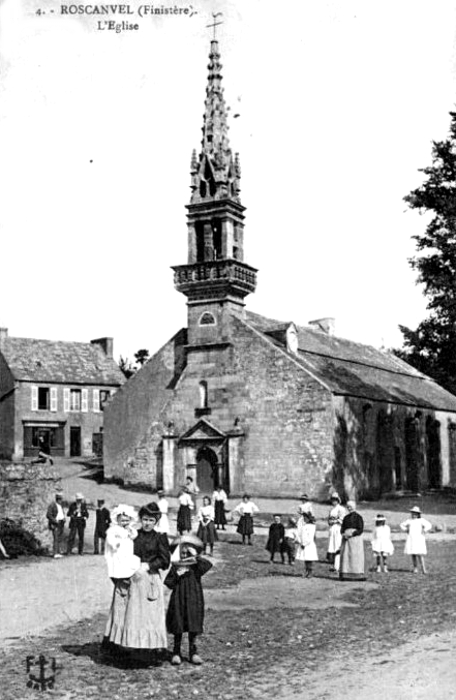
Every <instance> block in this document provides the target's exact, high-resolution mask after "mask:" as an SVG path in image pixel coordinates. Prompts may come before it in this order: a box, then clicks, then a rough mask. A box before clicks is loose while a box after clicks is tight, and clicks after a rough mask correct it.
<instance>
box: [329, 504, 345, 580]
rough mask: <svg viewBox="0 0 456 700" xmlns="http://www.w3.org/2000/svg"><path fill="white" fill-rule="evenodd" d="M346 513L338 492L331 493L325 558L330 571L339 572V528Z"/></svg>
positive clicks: (340, 542) (340, 540)
mask: <svg viewBox="0 0 456 700" xmlns="http://www.w3.org/2000/svg"><path fill="white" fill-rule="evenodd" d="M346 515H347V511H346V510H345V508H344V507H343V506H341V504H340V498H339V494H338V493H333V494H332V496H331V509H330V511H329V515H328V525H329V536H328V552H327V554H326V558H327V560H328V562H329V564H330V565H331V568H330V571H337V572H339V568H340V547H341V544H342V535H341V534H340V528H341V526H342V521H343V519H344V518H345V516H346Z"/></svg>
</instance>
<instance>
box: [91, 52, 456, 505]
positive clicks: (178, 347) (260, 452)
mask: <svg viewBox="0 0 456 700" xmlns="http://www.w3.org/2000/svg"><path fill="white" fill-rule="evenodd" d="M209 60H210V63H209V77H208V84H207V89H206V101H205V114H204V123H203V139H202V146H201V151H200V153H199V156H198V157H197V155H196V153H195V152H194V153H193V157H192V161H191V190H192V193H191V199H190V204H189V205H188V207H187V209H188V215H187V218H188V224H187V226H188V262H187V264H185V265H178V266H176V267H174V268H173V269H174V284H175V287H176V289H177V290H178V291H179V292H181V293H182V294H184V295H185V296H186V298H187V307H188V324H187V328H185V329H182V330H180V331H179V332H178V333H176V335H175V336H174V337H173V338H171V340H169V342H167V343H166V344H165V345H164V346H163V347H162V348H161V349H160V350H159V351H158V352H157V353H155V355H153V356H152V357H151V358H150V360H149V361H148V362H147V363H146V364H145V365H144V366H143V367H142V368H141V369H140V370H139V371H138V372H137V373H136V374H135V376H134V377H132V378H131V379H130V380H129V381H128V382H127V383H126V384H124V386H123V387H122V388H121V389H120V390H119V391H118V392H117V393H116V395H115V396H114V398H113V399H112V401H111V402H110V404H109V406H107V408H106V411H105V443H104V462H105V475H106V476H107V477H108V478H109V477H111V478H116V479H122V480H123V481H124V482H126V483H143V484H147V485H148V486H149V487H151V488H158V487H160V488H164V489H165V490H166V491H167V492H169V493H175V492H177V490H178V489H179V487H180V485H182V484H183V483H184V482H185V478H186V477H187V476H192V477H193V478H194V480H195V481H196V483H197V485H198V487H199V488H200V490H201V491H204V492H211V491H212V489H213V487H214V485H216V484H221V485H222V486H223V487H224V488H225V489H226V490H227V491H228V492H230V493H231V495H239V494H241V493H243V492H245V491H247V492H250V493H252V494H254V495H255V496H265V497H267V496H271V497H275V496H288V497H290V496H298V495H299V494H300V493H301V492H302V491H304V490H305V491H306V492H307V493H309V494H310V495H311V496H312V497H313V498H316V499H325V498H327V497H328V494H329V493H330V492H331V491H332V490H333V489H337V490H338V491H339V492H340V493H341V494H342V495H343V496H345V497H347V496H357V497H363V498H374V497H378V496H379V495H380V494H381V493H386V492H393V491H396V492H397V491H403V490H408V491H413V492H417V491H419V490H423V489H440V488H442V487H445V486H452V487H456V397H455V396H453V395H452V394H450V393H448V392H447V391H445V390H444V389H443V388H441V387H440V386H438V385H437V384H436V383H435V382H434V381H433V380H432V379H430V378H428V377H426V376H424V375H423V374H421V373H420V372H418V371H416V370H415V369H413V368H412V367H411V366H409V365H407V364H406V363H405V362H403V361H401V360H400V359H398V358H397V357H395V356H393V355H391V354H389V353H386V352H382V351H380V350H376V349H374V348H372V347H368V346H365V345H362V344H360V343H355V342H351V341H349V340H344V339H342V338H338V337H336V335H335V334H334V322H333V320H332V319H318V320H317V321H314V322H312V323H310V324H309V325H308V326H306V327H303V326H299V325H297V324H295V323H293V322H291V321H287V322H280V321H275V320H272V319H269V318H266V317H263V316H260V315H258V314H254V313H251V312H248V311H246V309H245V303H244V299H245V297H246V296H247V295H248V294H251V293H253V292H254V291H255V286H256V275H257V270H256V269H255V268H253V267H251V266H250V265H248V264H247V263H245V262H244V254H243V240H244V211H245V208H244V207H243V205H242V204H241V201H240V165H239V158H238V156H237V155H233V153H232V151H231V149H230V145H229V141H228V131H227V109H226V106H225V101H224V97H223V89H222V87H221V79H222V76H221V64H220V55H219V49H218V42H217V41H215V40H214V41H212V42H211V50H210V58H209Z"/></svg>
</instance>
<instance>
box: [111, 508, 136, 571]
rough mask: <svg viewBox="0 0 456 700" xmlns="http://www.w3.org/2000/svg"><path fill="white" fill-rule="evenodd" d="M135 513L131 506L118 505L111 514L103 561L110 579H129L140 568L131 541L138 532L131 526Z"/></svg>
mask: <svg viewBox="0 0 456 700" xmlns="http://www.w3.org/2000/svg"><path fill="white" fill-rule="evenodd" d="M135 520H136V513H135V510H134V508H132V507H131V506H127V505H124V504H123V503H121V504H119V505H118V506H117V507H116V508H114V509H113V511H112V513H111V523H112V524H111V525H110V526H109V527H108V530H107V532H106V549H105V559H106V563H107V565H108V575H109V576H110V578H111V579H113V580H114V582H115V580H118V579H129V578H130V577H131V576H133V574H134V573H135V572H136V571H138V570H139V569H140V568H141V560H140V558H139V557H137V556H136V555H135V554H133V540H135V539H136V537H137V536H138V531H137V530H136V529H135V528H134V527H133V526H132V525H133V522H134V521H135Z"/></svg>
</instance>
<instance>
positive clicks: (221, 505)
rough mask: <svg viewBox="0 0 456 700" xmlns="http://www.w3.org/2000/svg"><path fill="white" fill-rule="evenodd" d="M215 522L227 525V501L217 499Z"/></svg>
mask: <svg viewBox="0 0 456 700" xmlns="http://www.w3.org/2000/svg"><path fill="white" fill-rule="evenodd" d="M215 524H216V525H226V515H225V501H215Z"/></svg>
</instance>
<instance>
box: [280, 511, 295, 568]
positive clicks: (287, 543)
mask: <svg viewBox="0 0 456 700" xmlns="http://www.w3.org/2000/svg"><path fill="white" fill-rule="evenodd" d="M296 537H297V531H296V520H295V519H294V518H288V524H287V528H286V530H285V535H284V538H283V542H282V561H283V560H284V558H285V554H286V555H287V557H288V563H289V565H290V566H294V560H295V555H296Z"/></svg>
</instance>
